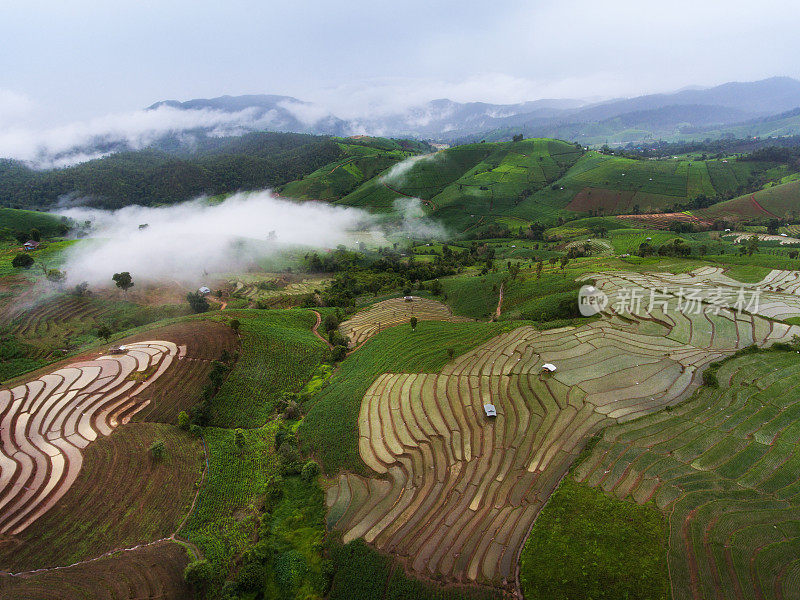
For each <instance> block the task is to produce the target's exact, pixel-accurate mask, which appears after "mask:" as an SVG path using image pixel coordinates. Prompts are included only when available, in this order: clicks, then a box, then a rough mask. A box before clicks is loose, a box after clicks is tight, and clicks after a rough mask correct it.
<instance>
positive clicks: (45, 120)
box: [0, 0, 800, 127]
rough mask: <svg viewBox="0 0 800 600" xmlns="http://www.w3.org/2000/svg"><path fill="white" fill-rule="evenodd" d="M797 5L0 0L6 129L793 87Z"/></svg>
mask: <svg viewBox="0 0 800 600" xmlns="http://www.w3.org/2000/svg"><path fill="white" fill-rule="evenodd" d="M798 23H800V3H799V2H797V1H796V0H759V1H758V2H753V1H751V0H747V1H743V0H728V1H721V0H691V1H689V0H671V1H669V2H654V1H652V0H649V1H648V0H552V1H549V2H540V1H537V0H530V1H527V2H525V1H516V0H506V1H504V2H487V1H486V0H480V1H473V0H457V1H450V0H445V1H436V0H424V1H423V0H404V1H402V2H390V1H388V0H368V1H367V0H345V1H344V2H332V1H330V0H282V1H280V2H276V1H270V0H266V1H265V0H260V1H256V0H212V1H206V0H191V1H188V0H157V1H155V0H106V1H103V2H101V1H100V0H91V1H90V0H69V1H64V0H26V1H25V2H23V1H21V0H16V1H14V0H3V1H2V2H0V40H1V41H0V44H2V50H0V127H3V126H22V125H25V126H30V125H32V124H34V123H35V124H37V125H45V124H46V125H53V124H57V123H65V122H70V121H73V120H78V119H87V118H89V117H95V116H98V115H104V114H110V113H120V112H125V111H130V110H135V109H138V108H141V107H144V106H147V105H149V104H151V103H153V102H155V101H157V100H162V99H167V98H174V99H182V100H185V99H190V98H196V97H212V96H219V95H223V94H234V95H235V94H245V93H274V94H287V95H293V96H296V97H299V98H302V99H310V100H314V101H318V102H321V103H323V104H325V105H326V106H328V107H330V108H332V109H333V110H334V111H335V112H336V113H337V114H340V115H341V116H350V115H348V114H347V113H348V112H349V113H351V114H352V113H356V114H357V113H358V112H360V111H364V110H368V109H370V107H373V108H374V107H375V106H377V105H383V106H402V105H405V104H408V103H412V102H418V101H424V100H428V99H433V98H438V97H444V96H447V97H450V98H452V99H455V100H461V101H464V100H485V101H491V102H517V101H521V100H529V99H536V98H542V97H580V98H596V97H610V96H617V95H634V94H640V93H645V92H652V91H669V90H674V89H677V88H681V87H683V86H686V85H692V84H699V85H713V84H717V83H722V82H725V81H731V80H739V81H745V80H754V79H760V78H764V77H769V76H773V75H789V76H794V77H800V60H798V56H800V36H798V34H797V26H798Z"/></svg>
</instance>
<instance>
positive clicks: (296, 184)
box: [278, 138, 426, 202]
mask: <svg viewBox="0 0 800 600" xmlns="http://www.w3.org/2000/svg"><path fill="white" fill-rule="evenodd" d="M352 142H353V140H349V139H348V140H342V141H340V142H339V148H341V150H342V155H343V158H341V159H340V160H337V161H335V162H332V163H329V164H327V165H325V166H323V167H321V168H319V169H317V170H316V171H314V172H313V173H310V174H308V175H306V176H305V177H303V178H302V179H300V180H297V181H292V182H290V183H288V184H286V185H285V186H283V187H281V188H279V190H278V191H279V192H280V194H281V195H283V196H288V197H290V198H297V199H301V200H326V201H329V202H333V201H336V200H338V199H339V198H341V197H342V196H346V195H347V194H349V193H350V192H352V191H353V190H355V189H356V188H357V187H358V186H359V185H361V184H362V183H364V182H365V181H367V180H369V179H372V178H373V177H375V176H376V175H378V174H379V173H380V172H381V171H384V170H386V169H388V168H389V167H391V166H393V165H395V164H396V163H398V162H399V161H401V160H403V159H404V158H407V157H409V156H411V155H412V154H413V153H416V152H417V151H419V150H421V149H423V148H424V147H425V146H426V145H422V144H413V143H411V142H405V141H404V143H403V144H402V145H401V144H400V143H399V142H398V141H397V140H388V139H384V138H368V139H367V140H363V141H362V142H361V143H352Z"/></svg>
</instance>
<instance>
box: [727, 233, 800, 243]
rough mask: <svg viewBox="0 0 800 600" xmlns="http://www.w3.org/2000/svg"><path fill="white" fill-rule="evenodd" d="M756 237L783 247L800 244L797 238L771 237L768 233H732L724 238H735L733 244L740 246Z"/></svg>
mask: <svg viewBox="0 0 800 600" xmlns="http://www.w3.org/2000/svg"><path fill="white" fill-rule="evenodd" d="M754 235H758V239H759V241H761V242H778V243H780V245H781V246H785V245H787V244H800V239H798V238H795V237H789V236H786V237H784V236H782V235H769V234H766V233H759V234H755V233H749V232H745V233H741V232H732V233H729V234H726V235H724V236H722V237H724V238H731V237H732V238H733V240H732V241H733V243H734V244H739V243H741V242H743V241H745V240H749V239H750V238H751V237H753V236H754Z"/></svg>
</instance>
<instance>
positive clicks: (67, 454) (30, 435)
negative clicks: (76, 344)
mask: <svg viewBox="0 0 800 600" xmlns="http://www.w3.org/2000/svg"><path fill="white" fill-rule="evenodd" d="M126 348H127V350H126V352H125V353H124V354H109V355H103V356H99V357H97V358H96V359H94V360H83V361H80V362H75V363H72V364H70V365H68V366H66V367H63V368H60V369H57V370H55V371H53V372H52V373H48V374H46V375H42V376H41V377H39V378H37V379H34V380H32V381H29V382H28V383H26V384H24V385H19V386H17V387H14V388H12V389H9V390H0V535H10V536H14V535H19V534H20V533H22V532H23V531H24V530H25V529H26V528H27V527H28V526H30V525H31V523H33V522H34V521H35V520H36V519H38V518H39V517H41V516H42V515H43V514H44V513H46V512H47V511H48V510H49V509H50V508H52V507H53V505H55V504H56V502H58V500H59V499H60V498H61V497H62V496H63V495H64V494H65V493H67V491H68V490H69V488H70V486H72V484H73V483H74V482H75V480H76V478H77V477H78V474H79V472H80V469H81V464H82V462H83V452H82V451H83V450H84V449H85V448H86V447H87V446H88V445H89V444H90V443H92V442H93V441H95V440H96V439H97V438H98V436H100V435H103V436H107V435H110V434H111V432H112V431H113V430H114V429H115V428H116V427H118V426H119V425H120V424H125V423H127V422H128V421H129V420H130V419H131V417H132V416H133V415H134V414H136V413H137V412H138V411H139V410H141V409H142V408H144V406H145V405H146V403H147V402H148V401H147V400H144V401H140V399H139V398H138V397H137V395H138V394H139V392H141V391H143V390H144V389H146V388H147V387H149V386H150V385H151V384H152V383H153V382H154V381H156V380H157V379H158V378H159V377H161V375H162V374H163V373H164V372H165V371H166V370H167V369H168V368H169V366H170V365H171V364H172V362H173V360H175V359H176V357H178V356H179V348H178V347H177V346H176V345H175V344H174V343H173V342H167V341H158V340H155V341H143V342H135V343H131V344H129V345H128V346H126Z"/></svg>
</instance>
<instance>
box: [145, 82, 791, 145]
mask: <svg viewBox="0 0 800 600" xmlns="http://www.w3.org/2000/svg"><path fill="white" fill-rule="evenodd" d="M160 106H169V107H172V108H177V109H181V110H215V111H223V112H230V113H233V112H241V111H251V112H252V115H253V121H254V122H257V123H258V124H259V126H261V127H262V128H264V126H266V128H267V129H269V130H274V131H291V132H300V133H316V134H326V135H353V134H372V135H384V136H393V137H415V138H424V139H432V140H439V141H446V142H453V141H475V140H477V139H478V138H480V137H481V136H488V137H487V139H502V138H503V137H504V136H505V137H507V136H508V135H510V134H511V133H512V132H513V131H514V130H518V131H519V132H520V133H524V134H525V135H535V136H549V137H560V138H564V139H569V140H573V141H580V142H582V143H587V144H596V143H602V142H604V141H608V142H610V143H625V142H629V141H636V140H637V139H647V138H666V139H669V138H674V139H678V138H680V137H682V136H683V137H691V136H692V135H701V134H702V133H703V132H704V131H709V132H713V134H712V135H711V137H715V136H717V135H724V134H725V132H724V129H725V128H727V127H731V126H737V127H740V126H742V125H746V124H747V123H750V122H759V123H762V124H763V123H768V122H769V121H770V119H771V118H773V117H774V118H776V119H778V118H780V119H784V120H785V117H786V113H789V112H791V111H792V110H794V109H797V108H798V107H800V81H798V80H795V79H792V78H790V77H772V78H769V79H763V80H760V81H754V82H731V83H725V84H722V85H718V86H715V87H710V88H700V89H697V88H684V89H683V90H681V91H677V92H674V93H666V94H648V95H644V96H638V97H634V98H624V99H614V100H608V101H604V102H596V103H587V102H584V101H581V100H577V99H547V100H535V101H530V102H522V103H518V104H491V103H486V102H455V101H452V100H449V99H438V100H432V101H430V102H427V103H425V104H422V105H419V106H414V107H411V108H409V109H408V110H406V111H404V112H398V113H396V114H390V115H386V116H374V117H371V116H365V117H362V118H359V119H342V118H339V117H338V116H336V115H334V114H332V113H330V112H328V111H326V110H325V109H323V108H322V107H320V106H317V105H314V104H312V103H309V102H304V101H302V100H299V99H297V98H294V97H291V96H280V95H248V96H220V97H218V98H208V99H194V100H188V101H184V102H179V101H175V100H165V101H162V102H157V103H155V104H153V105H152V106H150V107H149V108H150V109H154V108H158V107H160ZM797 127H798V131H797V132H795V133H800V122H799V123H798V125H797ZM758 129H759V131H760V134H761V135H766V134H768V131H765V130H768V127H767V128H765V127H763V126H760V127H759V128H758ZM781 129H782V133H781V134H785V133H784V132H783V130H785V129H786V128H785V123H782V124H781Z"/></svg>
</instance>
